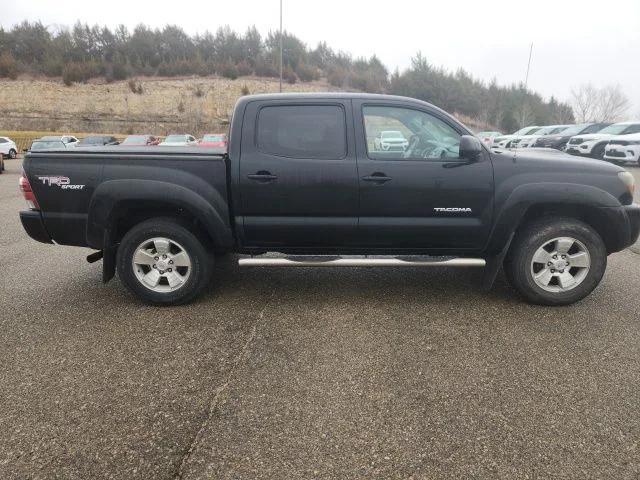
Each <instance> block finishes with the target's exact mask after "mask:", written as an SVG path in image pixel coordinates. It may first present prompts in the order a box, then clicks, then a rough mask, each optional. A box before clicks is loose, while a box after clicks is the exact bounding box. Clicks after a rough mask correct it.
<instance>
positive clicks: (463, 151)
mask: <svg viewBox="0 0 640 480" xmlns="http://www.w3.org/2000/svg"><path fill="white" fill-rule="evenodd" d="M481 153H482V144H481V143H480V140H479V139H478V138H477V137H474V136H472V135H463V136H462V137H460V158H465V159H467V160H469V161H472V162H475V161H476V160H477V159H478V157H479V156H480V154H481Z"/></svg>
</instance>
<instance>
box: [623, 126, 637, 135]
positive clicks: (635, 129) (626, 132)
mask: <svg viewBox="0 0 640 480" xmlns="http://www.w3.org/2000/svg"><path fill="white" fill-rule="evenodd" d="M630 133H640V123H635V124H633V125H631V126H630V127H628V128H627V129H625V131H624V134H625V135H628V134H630Z"/></svg>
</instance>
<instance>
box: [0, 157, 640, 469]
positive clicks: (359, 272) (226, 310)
mask: <svg viewBox="0 0 640 480" xmlns="http://www.w3.org/2000/svg"><path fill="white" fill-rule="evenodd" d="M19 170H20V163H19V161H7V172H5V174H3V175H0V212H2V213H1V214H0V273H1V275H0V304H1V308H0V478H2V479H12V478H34V479H36V478H64V479H88V478H114V479H137V478H139V479H165V478H168V479H174V478H182V479H202V478H215V479H232V478H233V479H254V478H275V479H285V478H286V479H295V478H339V479H344V478H580V479H587V478H594V479H596V478H597V479H608V478H611V479H623V478H638V477H639V476H640V445H639V442H640V440H639V439H640V324H639V318H638V315H639V312H640V295H638V293H639V292H640V287H639V285H640V248H638V245H636V247H635V252H634V251H632V250H631V249H629V250H626V251H624V252H620V253H617V254H614V255H612V256H611V257H610V258H609V268H608V270H607V273H606V275H605V278H604V280H603V283H602V284H601V286H600V287H599V288H598V289H597V290H596V291H595V292H594V293H593V294H592V295H591V296H589V297H588V298H587V299H585V300H584V301H582V302H580V303H579V304H576V305H573V306H570V307H562V308H546V307H537V306H531V305H527V304H525V303H523V302H522V301H521V300H520V299H519V298H518V297H517V296H516V294H515V292H514V291H513V290H512V289H511V288H510V287H509V286H508V285H507V284H506V282H505V280H504V279H503V278H502V276H501V277H500V278H499V279H498V281H497V284H496V286H495V288H494V289H493V290H492V291H491V292H490V293H488V294H486V293H482V292H481V291H480V288H479V286H478V285H479V282H480V276H481V272H480V271H479V270H467V269H458V270H453V269H452V270H447V269H428V270H412V269H375V268H361V269H315V270H313V269H291V270H288V269H282V270H277V269H266V268H254V269H245V270H240V269H238V268H237V267H236V266H235V264H234V262H233V259H228V260H225V261H224V262H222V263H221V264H219V265H218V266H217V267H216V278H215V281H214V283H213V284H212V286H211V287H210V289H209V291H208V292H207V293H206V295H204V297H203V298H201V299H200V300H198V301H196V302H195V303H193V304H191V305H188V306H183V307H176V308H154V307H149V306H144V305H142V304H141V303H140V302H138V301H137V300H136V299H135V298H134V297H132V296H131V295H130V294H129V293H128V292H127V291H126V290H125V289H124V287H123V286H122V284H121V283H120V282H119V281H118V280H117V279H115V280H114V281H112V282H110V283H109V284H107V285H106V286H105V285H102V284H101V264H100V263H96V264H88V263H87V262H86V261H85V258H84V257H85V256H86V255H87V254H88V253H89V251H88V250H83V249H77V248H67V247H61V246H52V245H43V244H38V243H36V242H35V241H32V240H31V239H29V238H28V237H27V235H26V234H25V233H24V232H23V230H22V228H21V226H20V224H19V220H18V216H17V212H18V211H19V210H20V209H22V208H23V204H24V202H23V200H22V198H21V196H20V195H19V193H18V191H17V181H18V175H19ZM630 170H631V171H633V172H634V174H635V175H636V178H637V179H638V181H639V183H640V169H638V168H635V169H634V168H631V169H630Z"/></svg>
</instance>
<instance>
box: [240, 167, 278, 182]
mask: <svg viewBox="0 0 640 480" xmlns="http://www.w3.org/2000/svg"><path fill="white" fill-rule="evenodd" d="M247 178H248V179H249V180H255V181H257V182H263V183H266V182H272V181H274V180H277V179H278V176H277V175H271V172H266V171H263V170H261V171H259V172H256V173H251V174H249V175H247Z"/></svg>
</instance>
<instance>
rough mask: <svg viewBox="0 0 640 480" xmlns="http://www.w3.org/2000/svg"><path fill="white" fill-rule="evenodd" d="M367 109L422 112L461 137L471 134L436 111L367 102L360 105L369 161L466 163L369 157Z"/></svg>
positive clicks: (410, 106)
mask: <svg viewBox="0 0 640 480" xmlns="http://www.w3.org/2000/svg"><path fill="white" fill-rule="evenodd" d="M366 107H387V108H404V109H405V110H414V111H416V112H420V113H423V114H426V115H430V116H432V117H434V118H436V119H438V120H440V121H441V122H443V123H444V124H446V125H447V126H448V127H451V129H452V130H454V131H455V132H456V133H457V134H458V135H460V136H461V137H462V136H463V135H469V132H466V131H464V130H462V129H461V128H460V126H459V125H457V124H456V123H453V122H451V121H450V119H448V118H447V117H445V116H444V115H438V112H435V111H433V112H432V111H429V110H427V109H423V108H417V107H416V106H414V105H403V104H399V103H382V102H372V103H370V102H366V103H362V104H360V122H361V126H362V134H363V135H364V138H362V139H361V140H363V145H364V153H365V156H366V157H367V159H369V160H371V161H372V162H380V161H382V162H388V161H392V162H425V161H426V162H429V163H461V162H464V161H465V160H464V159H463V158H451V157H447V158H433V159H425V158H401V157H398V158H395V157H394V158H372V157H371V156H370V155H369V148H368V146H367V126H366V124H365V122H364V109H365V108H366Z"/></svg>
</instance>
